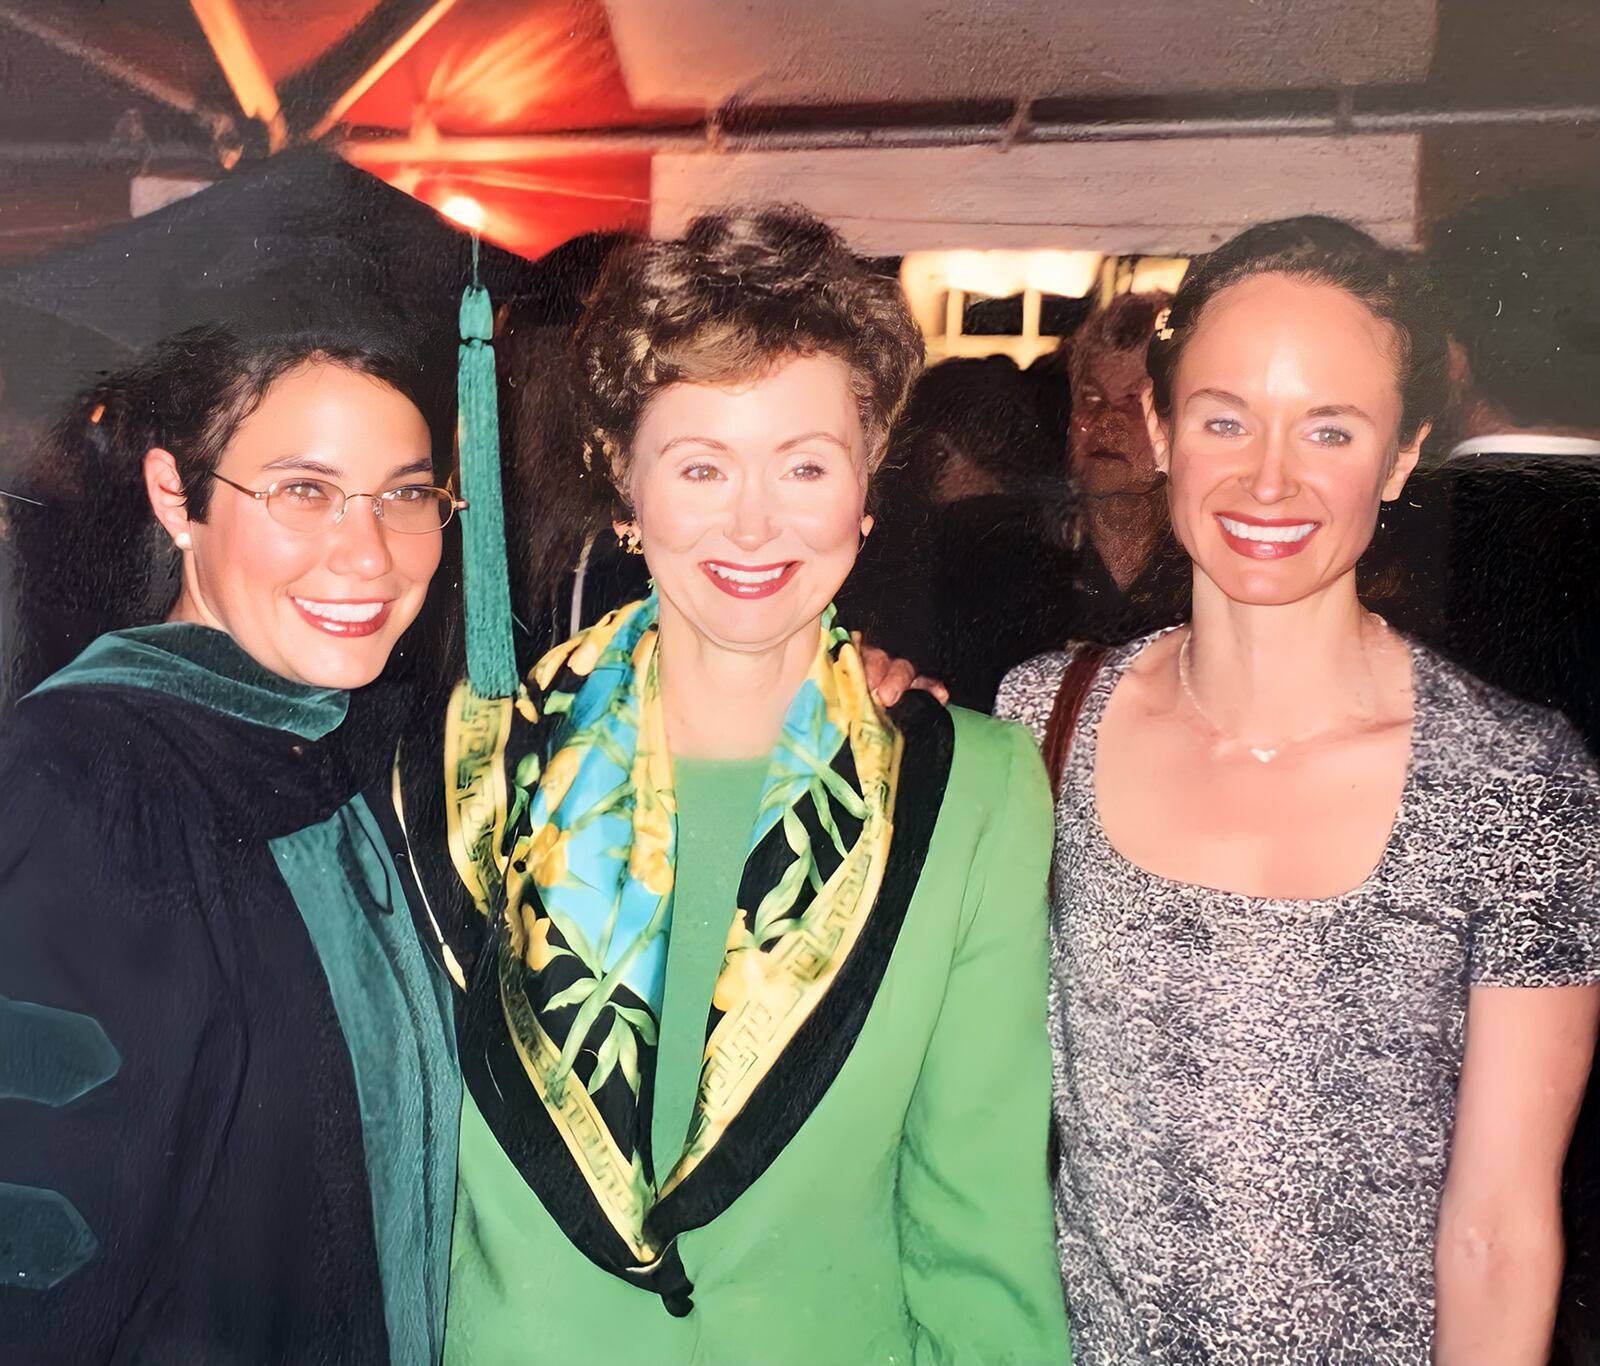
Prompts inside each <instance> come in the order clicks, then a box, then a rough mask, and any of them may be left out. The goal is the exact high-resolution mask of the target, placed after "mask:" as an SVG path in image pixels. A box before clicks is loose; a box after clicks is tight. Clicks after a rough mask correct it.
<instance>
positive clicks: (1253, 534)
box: [1217, 517, 1317, 541]
mask: <svg viewBox="0 0 1600 1366" xmlns="http://www.w3.org/2000/svg"><path fill="white" fill-rule="evenodd" d="M1217 520H1218V521H1219V522H1221V523H1222V525H1223V526H1224V527H1226V528H1227V530H1228V534H1229V535H1230V536H1237V537H1239V538H1240V539H1241V540H1245V541H1303V540H1305V538H1306V537H1307V536H1309V535H1310V534H1311V533H1312V532H1313V531H1315V530H1316V529H1317V524H1316V523H1315V522H1301V523H1300V525H1299V526H1253V525H1251V524H1250V523H1249V522H1236V521H1234V520H1233V518H1232V517H1218V518H1217Z"/></svg>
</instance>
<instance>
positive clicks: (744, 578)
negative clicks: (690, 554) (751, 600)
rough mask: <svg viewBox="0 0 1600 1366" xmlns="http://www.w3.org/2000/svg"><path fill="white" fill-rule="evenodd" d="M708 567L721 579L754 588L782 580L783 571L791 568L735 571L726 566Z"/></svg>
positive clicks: (713, 565)
mask: <svg viewBox="0 0 1600 1366" xmlns="http://www.w3.org/2000/svg"><path fill="white" fill-rule="evenodd" d="M706 567H707V568H708V569H710V571H711V572H712V573H713V574H715V575H716V576H717V577H718V578H719V579H731V580H732V581H733V582H734V583H744V584H750V585H752V586H754V585H755V584H758V583H771V582H772V581H773V580H774V579H780V578H782V577H783V571H784V570H785V569H787V568H788V567H789V566H788V565H786V564H780V565H779V566H778V567H777V568H776V569H734V568H733V567H731V566H730V565H725V564H707V566H706Z"/></svg>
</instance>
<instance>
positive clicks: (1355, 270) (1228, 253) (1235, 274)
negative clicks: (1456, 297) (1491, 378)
mask: <svg viewBox="0 0 1600 1366" xmlns="http://www.w3.org/2000/svg"><path fill="white" fill-rule="evenodd" d="M1257 275H1283V276H1286V277H1288V278H1289V279H1291V280H1302V281H1305V282H1307V283H1311V284H1322V285H1332V286H1333V287H1334V288H1335V289H1342V290H1343V291H1344V292H1345V293H1346V294H1349V295H1350V296H1351V297H1352V298H1354V299H1356V300H1358V301H1359V302H1360V303H1362V304H1364V305H1365V306H1366V307H1367V308H1368V309H1369V310H1370V311H1371V312H1372V314H1373V316H1375V317H1378V318H1381V319H1382V320H1383V321H1384V322H1386V323H1388V324H1389V327H1390V329H1391V331H1392V332H1393V334H1394V342H1395V365H1396V380H1397V382H1398V384H1399V388H1400V414H1401V415H1400V442H1401V444H1402V445H1406V444H1409V443H1410V442H1411V441H1412V440H1413V439H1414V438H1415V436H1416V434H1417V431H1418V429H1419V428H1420V427H1421V426H1422V424H1423V423H1424V422H1431V421H1433V420H1434V419H1435V418H1437V417H1438V416H1439V414H1440V413H1441V412H1442V411H1443V410H1444V405H1445V399H1446V394H1447V385H1448V375H1449V363H1448V352H1447V350H1446V344H1445V332H1444V325H1443V319H1442V317H1441V313H1440V309H1439V307H1438V304H1437V301H1436V298H1435V295H1434V292H1433V290H1432V288H1431V287H1430V285H1429V283H1428V279H1427V277H1426V275H1425V274H1424V273H1423V271H1422V270H1421V268H1420V267H1419V265H1418V264H1417V263H1416V262H1415V261H1412V260H1408V259H1407V258H1406V257H1404V256H1402V255H1401V254H1400V253H1399V252H1395V251H1391V250H1389V249H1388V248H1386V247H1384V246H1382V245H1381V244H1380V243H1378V242H1377V241H1375V240H1374V239H1373V238H1371V237H1369V236H1368V235H1367V234H1366V233H1364V232H1362V231H1361V229H1360V228H1358V227H1356V226H1354V225H1353V224H1351V223H1346V222H1345V221H1344V220H1343V219H1340V218H1325V217H1321V216H1319V215H1315V214H1308V215H1306V216H1304V217H1300V218H1283V219H1279V220H1277V221H1276V222H1272V223H1262V224H1259V225H1257V226H1256V227H1253V228H1246V229H1245V231H1243V232H1241V233H1240V234H1239V235H1238V236H1237V237H1234V238H1232V239H1230V240H1229V241H1227V242H1224V243H1223V244H1222V245H1221V246H1220V247H1218V248H1217V249H1216V250H1215V251H1213V252H1211V253H1210V254H1209V255H1207V256H1205V257H1203V258H1202V259H1201V260H1200V261H1198V262H1196V264H1195V265H1194V267H1193V268H1192V269H1191V270H1190V271H1189V273H1188V275H1187V276H1186V277H1185V278H1184V281H1183V284H1182V286H1181V287H1180V288H1179V290H1178V294H1177V297H1176V298H1175V299H1174V300H1173V302H1172V311H1171V313H1170V314H1169V315H1168V317H1167V320H1166V324H1165V325H1164V326H1163V327H1161V328H1160V329H1159V330H1158V331H1157V332H1156V334H1155V335H1154V336H1153V337H1152V338H1151V339H1150V346H1149V349H1148V350H1147V352H1146V353H1145V365H1146V368H1147V369H1148V370H1149V372H1150V382H1151V389H1152V397H1153V399H1154V401H1155V409H1156V412H1157V413H1158V414H1159V415H1160V416H1161V418H1162V420H1163V421H1165V420H1167V419H1168V418H1170V416H1171V413H1172V380H1173V376H1174V375H1176V374H1177V370H1178V360H1179V358H1180V357H1181V356H1182V355H1183V348H1184V347H1185V346H1187V345H1188V343H1189V339H1190V338H1191V337H1192V336H1193V335H1194V330H1195V328H1196V327H1197V326H1198V325H1199V322H1200V319H1201V317H1202V315H1203V314H1204V313H1205V309H1206V305H1207V304H1209V303H1210V302H1211V300H1212V299H1214V298H1215V297H1216V296H1217V295H1218V294H1220V293H1221V292H1222V291H1223V290H1225V289H1227V288H1228V287H1229V286H1230V285H1236V284H1239V283H1241V282H1242V281H1244V280H1249V279H1252V278H1253V277H1255V276H1257Z"/></svg>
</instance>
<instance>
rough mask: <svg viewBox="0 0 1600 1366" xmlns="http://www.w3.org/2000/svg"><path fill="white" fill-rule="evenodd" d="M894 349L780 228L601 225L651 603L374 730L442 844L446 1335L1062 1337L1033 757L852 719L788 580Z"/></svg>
mask: <svg viewBox="0 0 1600 1366" xmlns="http://www.w3.org/2000/svg"><path fill="white" fill-rule="evenodd" d="M920 352H921V340H920V337H919V336H918V335H917V332H916V327H915V324H914V323H913V322H912V320H911V318H910V316H909V314H908V312H907V311H906V308H905V305H904V303H903V302H902V301H901V299H900V296H899V293H898V290H897V289H896V287H895V285H894V283H893V282H892V281H890V280H885V279H881V278H878V277H874V276H871V275H868V274H867V273H866V272H865V271H864V270H863V269H862V268H861V267H860V266H859V264H858V263H857V262H856V261H855V260H854V258H852V257H851V256H850V254H849V253H848V251H847V250H846V249H845V248H844V246H843V244H842V243H841V242H840V241H839V239H838V238H837V237H836V236H835V235H834V234H833V233H832V232H831V231H830V230H829V229H828V228H826V227H824V226H823V225H822V224H820V223H818V222H817V221H815V220H814V219H811V218H809V217H806V216H803V215H800V214H798V213H795V212H779V211H771V210H768V211H763V212H757V213H746V214H736V215H728V216H717V217H711V218H706V219H701V220H699V221H698V222H697V223H696V224H695V225H693V226H692V227H691V229H690V231H689V233H688V235H687V236H686V238H685V239H684V240H682V241H680V242H671V243H661V242H656V243H642V244H639V245H637V246H635V247H632V248H629V249H627V250H626V251H624V252H622V253H620V254H619V256H618V257H617V258H615V259H614V260H613V262H612V264H611V266H610V268H609V270H608V272H607V274H606V277H605V278H604V280H603V281H602V283H601V285H600V288H599V290H598V292H597V294H596V296H595V298H594V299H593V300H592V301H591V305H590V311H589V314H588V316H587V318H586V320H585V323H584V325H583V327H582V329H581V330H580V333H579V336H578V339H577V354H578V359H579V362H580V366H581V371H582V376H583V379H582V386H583V391H584V392H583V397H584V399H585V401H586V403H587V405H588V418H589V421H588V423H587V426H588V429H589V431H590V432H591V433H592V444H591V461H592V464H593V467H594V469H595V471H596V473H597V474H603V475H605V476H608V477H609V478H610V480H611V481H612V483H613V484H614V486H615V488H616V491H617V494H618V498H619V500H620V503H621V509H622V510H620V511H619V514H618V521H617V532H618V535H619V537H620V538H621V539H622V540H623V542H624V543H625V544H626V545H627V546H628V547H629V548H630V549H637V550H640V551H641V552H642V553H643V554H644V556H645V558H646V561H647V564H648V568H649V570H650V573H651V576H652V578H653V580H654V583H653V587H652V591H651V593H650V595H649V596H648V597H647V598H646V599H644V600H643V601H641V602H637V603H633V604H631V605H629V606H627V607H623V608H621V609H619V610H618V611H616V612H613V613H611V614H610V615H609V616H607V617H605V618H603V619H602V620H601V621H600V622H598V623H597V624H596V625H594V626H593V627H591V628H589V629H588V630H586V631H584V632H582V633H581V634H580V635H578V636H577V637H575V638H574V639H572V640H569V641H567V642H566V643H565V644H563V645H560V646H558V647H557V648H556V649H554V650H553V651H551V652H550V653H549V654H548V655H546V656H545V658H544V659H542V660H540V661H539V662H538V663H537V664H536V665H535V666H534V667H533V668H532V670H531V671H530V672H529V674H528V676H527V678H526V682H525V684H524V686H523V688H522V689H521V690H520V691H519V693H518V695H517V696H516V697H515V698H508V699H485V698H482V697H479V696H477V695H475V694H474V693H473V692H472V691H471V689H470V688H468V687H466V686H463V687H462V688H461V689H460V690H459V691H458V692H457V693H456V695H455V697H454V699H453V700H452V703H451V707H450V713H449V717H448V721H447V724H446V726H445V727H444V730H443V734H442V735H440V736H437V737H435V739H434V740H433V742H432V743H430V744H427V745H417V746H411V747H410V748H409V749H408V750H406V751H403V753H402V768H401V771H402V777H403V783H402V801H401V805H402V815H403V818H404V819H405V821H406V823H407V825H408V828H410V829H411V830H412V840H411V842H412V846H413V847H414V848H419V849H421V848H429V847H437V848H441V849H443V848H448V850H449V853H450V866H449V867H447V868H446V867H442V866H441V867H440V868H437V869H434V870H431V871H430V870H426V869H425V870H423V871H424V879H423V880H424V883H425V884H426V885H428V886H429V888H430V895H429V903H430V905H429V912H430V914H431V915H432V917H433V921H434V924H435V925H436V927H437V929H438V937H439V952H440V955H441V957H442V959H443V961H444V963H445V965H446V967H447V968H448V969H449V970H450V972H451V974H452V976H453V978H454V979H455V981H456V984H457V987H458V988H459V990H458V995H457V1025H458V1031H459V1036H460V1043H459V1047H460V1053H461V1058H462V1064H463V1067H464V1070H465V1073H466V1079H467V1087H468V1096H467V1099H466V1104H465V1106H464V1115H463V1122H462V1133H461V1174H460V1184H459V1191H458V1200H457V1213H456V1228H455V1246H454V1252H453V1257H452V1271H451V1285H450V1297H449V1306H448V1313H447V1329H446V1356H447V1359H449V1360H453V1361H456V1362H462V1363H467V1362H470V1363H473V1364H474V1366H494V1363H499V1362H507V1363H509V1362H518V1363H521V1362H529V1361H579V1360H582V1361H591V1362H600V1363H609V1362H650V1363H691V1362H693V1363H702V1364H703V1366H722V1364H724V1363H725V1364H726V1366H749V1363H753V1362H759V1363H763V1366H783V1363H813V1362H815V1363H830V1364H831V1363H858V1362H859V1363H866V1362H884V1363H890V1362H896V1363H898V1362H905V1363H911V1362H972V1363H985V1364H986V1366H988V1364H990V1363H1000V1362H1020V1363H1060V1362H1065V1361H1066V1360H1067V1354H1068V1349H1067V1339H1066V1327H1065V1321H1064V1312H1063V1308H1062V1299H1061V1292H1060V1286H1059V1282H1058V1279H1057V1272H1056V1263H1055V1253H1054V1248H1053V1239H1052V1230H1051V1214H1050V1199H1049V1192H1048V1189H1047V1186H1046V1179H1045V1153H1044V1149H1045V1138H1046V1128H1047V1123H1048V1114H1049V1087H1050V1077H1049V1060H1048V1049H1047V1040H1046V1034H1045V953H1046V943H1045V919H1044V892H1045V883H1046V876H1047V865H1048V860H1049V851H1050V840H1051V824H1050V801H1049V798H1048V796H1047V793H1046V789H1045V781H1044V775H1043V772H1042V769H1041V766H1040V763H1039V759H1038V756H1037V753H1036V752H1035V750H1034V748H1033V745H1032V743H1031V741H1030V740H1029V738H1028V737H1027V735H1026V733H1025V732H1023V731H1022V730H1020V729H1018V728H1014V727H1012V726H1010V725H1007V724H1004V723H1000V722H996V721H993V720H991V719H989V718H987V717H980V716H977V715H974V714H972V713H968V712H963V711H960V710H951V711H948V712H947V711H945V710H944V709H942V708H941V707H939V705H938V704H937V703H936V702H934V701H933V700H932V699H931V698H929V697H928V696H927V695H926V694H925V693H915V692H914V693H912V694H910V695H909V696H908V698H907V699H906V701H904V702H902V703H901V704H900V705H899V706H897V707H896V708H894V709H893V711H892V712H885V711H884V710H883V709H881V708H880V707H879V706H878V704H877V703H876V702H875V701H874V699H873V697H872V695H871V693H870V691H869V689H868V686H867V683H866V680H865V678H864V675H863V670H862V664H861V659H860V655H859V653H858V651H857V649H856V646H855V644H854V643H853V642H852V640H851V638H850V636H849V635H848V634H847V633H846V632H845V631H843V630H842V629H840V628H839V627H838V626H837V625H836V624H835V622H834V619H833V612H832V608H831V607H830V606H829V604H830V602H831V600H832V598H833V595H834V593H835V592H836V591H837V589H838V588H839V586H840V584H842V583H843V581H844V579H845V576H846V575H847V574H848V573H849V571H850V568H851V566H852V564H853V562H854V560H855V557H856V554H857V552H858V550H859V548H860V545H861V543H862V541H863V539H864V537H865V535H866V534H867V533H868V532H869V531H870V530H871V525H872V519H871V517H870V516H869V515H867V514H866V512H865V508H866V501H867V490H868V481H869V478H870V476H871V474H872V472H873V470H874V469H875V468H876V466H877V464H878V462H879V461H880V460H881V458H882V455H883V451H884V447H885V443H886V439H887V435H888V429H889V425H890V423H891V422H892V420H893V418H894V416H895V414H896V413H897V412H898V411H899V409H900V407H901V405H902V403H903V402H904V398H905V393H906V390H907V388H908V386H909V384H910V382H911V380H912V378H913V377H914V375H915V372H916V369H917V366H918V363H919V360H920ZM441 775H442V776H443V779H444V781H443V783H442V784H441V782H440V778H441ZM423 828H426V829H428V830H429V831H431V832H432V833H434V834H436V835H442V836H443V837H442V838H434V839H419V838H418V837H417V832H418V830H419V829H423Z"/></svg>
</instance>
